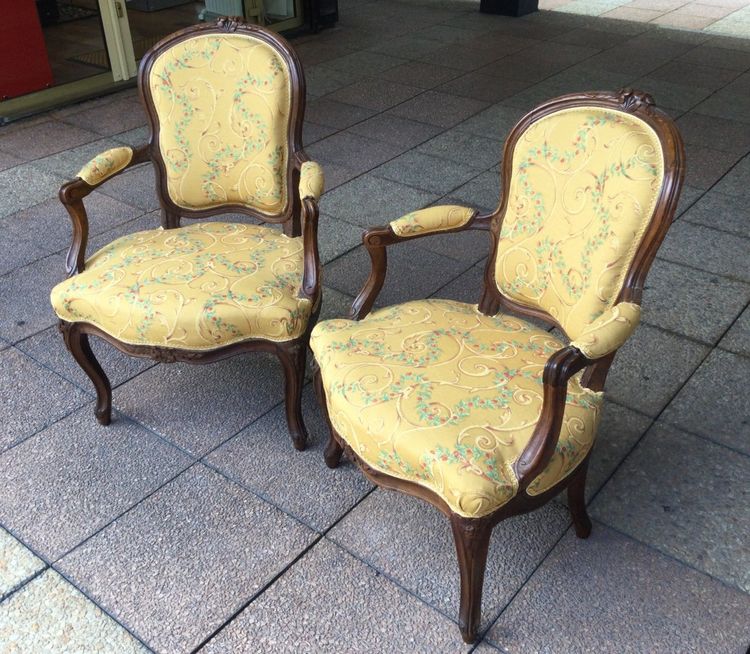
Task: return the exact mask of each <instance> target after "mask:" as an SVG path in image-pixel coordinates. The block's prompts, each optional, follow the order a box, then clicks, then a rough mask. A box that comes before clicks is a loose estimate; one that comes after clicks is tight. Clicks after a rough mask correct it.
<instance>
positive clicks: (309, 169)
mask: <svg viewBox="0 0 750 654" xmlns="http://www.w3.org/2000/svg"><path fill="white" fill-rule="evenodd" d="M324 188H325V177H324V176H323V169H322V168H321V167H320V166H319V165H318V164H316V163H315V162H314V161H305V163H303V164H302V168H301V169H300V176H299V196H300V198H302V199H303V200H304V199H305V198H314V199H315V200H320V196H321V195H323V189H324Z"/></svg>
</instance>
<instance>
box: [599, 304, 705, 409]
mask: <svg viewBox="0 0 750 654" xmlns="http://www.w3.org/2000/svg"><path fill="white" fill-rule="evenodd" d="M646 319H647V318H646ZM709 351H710V348H709V347H708V346H706V345H701V344H700V343H696V342H695V341H691V340H688V339H686V338H680V337H679V336H677V335H676V334H671V333H670V332H666V331H663V330H661V329H657V328H656V327H652V326H650V325H648V324H645V323H641V324H640V325H639V326H638V328H637V329H636V331H635V333H634V334H633V335H632V336H631V337H630V338H629V339H628V341H627V342H626V343H625V345H623V347H622V348H620V350H619V351H618V353H617V356H616V357H615V362H614V363H613V364H612V368H611V369H610V371H609V375H608V376H607V383H606V385H605V389H606V391H607V395H608V396H609V397H610V398H611V399H613V400H615V401H616V402H618V403H620V404H624V405H625V406H628V407H630V408H632V409H636V410H637V411H640V412H642V413H645V414H647V415H650V416H656V415H658V414H659V412H660V411H661V410H662V409H663V408H664V407H665V406H666V405H667V404H668V403H669V401H670V400H671V399H672V397H674V395H675V394H676V393H677V392H678V391H679V390H680V388H681V387H682V385H683V384H684V383H685V382H686V381H687V380H688V379H689V378H690V376H691V375H692V374H693V372H694V371H695V370H696V368H697V367H698V366H699V365H700V363H701V361H703V359H704V358H705V356H706V355H707V354H708V352H709Z"/></svg>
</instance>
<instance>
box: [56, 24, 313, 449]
mask: <svg viewBox="0 0 750 654" xmlns="http://www.w3.org/2000/svg"><path fill="white" fill-rule="evenodd" d="M233 33H237V34H247V35H250V36H252V37H253V38H256V39H259V40H261V41H263V42H265V43H267V44H268V45H270V46H271V47H272V48H273V49H274V50H275V51H276V52H277V53H278V55H279V56H280V57H281V58H282V59H283V60H284V62H285V64H286V66H287V69H288V71H289V76H290V87H291V97H290V103H291V106H290V115H289V124H288V132H287V142H288V147H289V155H288V158H287V171H286V175H287V177H286V180H287V181H286V191H287V201H286V206H285V210H284V212H283V213H281V214H279V215H268V214H265V213H262V212H260V211H256V210H254V209H253V208H251V207H249V206H247V205H241V204H231V203H227V204H224V205H221V206H219V207H214V208H210V209H203V210H188V209H184V208H181V207H179V206H177V205H175V204H174V202H173V201H172V200H171V198H170V197H169V193H168V191H167V180H166V168H165V164H164V160H163V158H162V155H161V152H160V150H159V119H158V116H157V114H156V111H155V109H154V103H153V99H152V98H151V92H150V89H149V84H148V77H149V73H150V71H151V67H152V66H153V63H154V61H155V59H156V58H157V57H158V56H159V55H160V54H162V53H163V52H164V51H166V50H168V49H169V48H171V47H172V46H174V45H177V44H179V43H181V42H182V41H185V40H188V39H190V38H193V37H195V36H196V35H202V34H219V35H226V34H233ZM138 88H139V94H140V97H141V101H142V103H143V105H144V107H145V109H146V113H147V115H148V120H149V124H150V127H151V137H150V140H149V142H148V144H146V145H143V146H140V147H138V148H135V149H134V151H133V157H132V160H131V161H130V163H129V164H128V165H127V166H125V167H124V168H123V169H122V170H121V171H118V173H116V174H120V173H122V172H123V171H124V170H127V169H129V168H131V167H132V166H135V165H137V164H140V163H144V162H146V161H152V162H153V163H154V166H155V169H156V193H157V196H158V198H159V203H160V205H161V208H162V221H161V222H162V227H164V228H165V229H175V228H178V227H179V226H180V218H181V217H183V216H184V217H186V218H205V217H208V216H215V215H218V214H222V213H242V214H245V215H249V216H252V217H254V218H257V219H259V220H261V221H265V222H272V223H282V227H283V230H284V233H285V234H287V235H289V236H294V237H296V236H302V239H303V271H302V285H301V288H300V291H299V297H301V298H305V299H308V300H309V301H310V302H311V304H312V312H311V315H310V318H309V320H308V323H307V326H306V328H305V331H304V333H303V334H302V335H301V336H299V337H297V338H294V339H291V340H288V341H281V342H279V341H272V340H267V339H262V338H250V339H247V340H245V341H241V342H239V343H232V344H230V345H226V346H223V347H218V348H216V349H212V350H189V349H179V348H172V347H157V346H150V345H149V346H146V345H131V344H128V343H124V342H122V341H120V340H118V339H116V338H115V337H113V336H111V335H109V334H107V333H105V332H103V331H102V330H101V329H99V328H98V327H96V326H95V325H93V324H91V323H87V322H68V321H65V320H61V321H60V325H59V327H60V331H61V332H62V334H63V338H64V341H65V345H66V347H67V348H68V351H69V352H70V353H71V354H72V356H73V358H74V359H75V360H76V362H77V363H78V364H79V365H80V366H81V368H82V369H83V371H84V372H85V373H86V374H87V375H88V377H89V379H91V381H92V382H93V384H94V387H95V388H96V395H97V402H96V410H95V413H96V417H97V419H98V420H99V422H100V423H101V424H103V425H106V424H109V422H110V420H111V413H112V389H111V386H110V383H109V379H107V376H106V374H105V373H104V371H103V370H102V368H101V366H100V365H99V362H98V361H97V360H96V357H95V356H94V354H93V352H92V351H91V347H90V344H89V340H88V337H89V335H91V334H93V335H95V336H98V337H100V338H102V339H103V340H105V341H107V342H108V343H110V344H111V345H113V346H114V347H116V348H117V349H118V350H120V351H121V352H124V353H125V354H128V355H130V356H134V357H143V358H149V359H154V360H156V361H160V362H163V363H173V362H175V361H186V362H190V363H211V362H213V361H217V360H219V359H224V358H226V357H229V356H234V355H235V354H242V353H245V352H254V351H260V352H272V353H274V354H275V355H276V356H277V357H278V358H279V360H280V361H281V364H282V366H283V369H284V381H285V402H286V417H287V424H288V426H289V431H290V434H291V437H292V442H293V444H294V447H295V448H297V449H298V450H302V449H304V447H305V444H306V441H307V430H306V428H305V424H304V420H303V417H302V404H301V403H302V386H303V384H304V375H305V361H306V353H307V346H308V343H309V340H310V332H311V331H312V329H313V327H314V326H315V323H316V321H317V318H318V315H319V313H320V303H321V284H320V257H319V254H318V215H319V211H318V203H317V201H316V200H315V199H313V198H310V197H306V198H301V197H300V195H299V181H300V171H301V168H302V164H303V163H304V162H305V161H309V157H308V156H307V155H306V153H305V151H304V150H303V147H302V120H303V116H304V112H305V79H304V76H303V73H302V65H301V64H300V61H299V59H298V58H297V55H296V53H295V52H294V51H293V50H292V48H291V46H290V45H289V44H288V43H287V41H286V40H285V39H284V38H283V37H281V36H279V35H278V34H275V33H273V32H269V31H267V30H265V29H263V28H261V27H259V26H256V25H248V24H245V23H242V22H241V19H239V18H220V19H219V20H218V21H217V22H216V23H213V24H205V25H198V26H192V27H188V28H186V29H183V30H180V31H178V32H175V33H174V34H171V35H169V36H167V37H165V38H164V39H162V40H161V41H159V42H158V43H157V44H156V45H155V46H154V47H153V48H152V49H151V50H150V51H149V52H148V53H147V54H146V55H145V56H144V57H143V59H142V60H141V64H140V68H139V71H138ZM114 176H115V175H112V176H110V177H108V178H107V179H111V177H114ZM106 181H107V180H103V181H102V182H100V183H98V184H93V185H91V184H88V183H87V182H85V181H83V180H82V179H80V178H76V179H75V180H73V181H71V182H68V183H67V184H64V185H63V186H62V187H61V188H60V193H59V197H60V201H61V202H62V203H63V204H64V205H65V208H66V209H67V211H68V214H69V215H70V218H71V221H72V223H73V242H72V244H71V246H70V249H69V250H68V255H67V259H66V269H67V272H68V276H69V277H70V276H73V275H75V274H77V273H80V272H82V271H83V270H84V268H85V261H86V245H87V242H88V230H89V228H88V217H87V214H86V209H85V208H84V205H83V200H84V198H85V197H86V196H87V195H89V194H90V193H91V192H92V191H93V190H95V189H96V188H98V187H99V186H100V185H101V184H102V183H104V182H106Z"/></svg>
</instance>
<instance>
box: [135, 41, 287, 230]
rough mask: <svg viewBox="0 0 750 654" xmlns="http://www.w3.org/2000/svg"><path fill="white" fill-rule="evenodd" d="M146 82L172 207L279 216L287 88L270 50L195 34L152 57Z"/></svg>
mask: <svg viewBox="0 0 750 654" xmlns="http://www.w3.org/2000/svg"><path fill="white" fill-rule="evenodd" d="M148 84H149V87H150V90H151V94H152V96H153V102H154V107H155V110H156V113H157V116H158V119H159V149H160V150H161V154H162V156H163V158H164V162H165V165H166V172H167V190H168V193H169V197H170V198H171V199H172V201H173V202H174V203H175V204H176V205H178V206H180V207H184V208H186V209H206V208H210V207H217V206H220V205H222V204H227V203H238V204H243V205H246V206H248V207H252V208H254V209H256V210H258V211H260V212H262V213H265V214H267V215H278V214H281V213H283V212H284V211H285V209H286V205H287V200H288V199H287V188H286V184H287V180H286V170H287V156H288V144H287V131H288V128H289V119H290V110H291V97H292V94H291V82H290V76H289V71H288V69H287V67H286V64H285V62H284V61H283V60H282V58H281V57H280V56H279V54H278V53H277V52H276V51H275V50H274V49H273V48H272V47H271V46H269V45H268V44H266V43H264V42H263V41H260V40H259V39H257V38H255V37H253V36H250V35H245V34H226V35H218V34H209V35H201V36H195V37H193V38H190V39H188V40H186V41H183V42H181V43H179V44H177V45H175V46H173V47H172V48H170V49H169V50H167V51H166V52H164V53H163V54H161V55H160V56H159V57H158V58H157V59H156V61H155V62H154V64H153V67H152V69H151V75H150V77H149V80H148Z"/></svg>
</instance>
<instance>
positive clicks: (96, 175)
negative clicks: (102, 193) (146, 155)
mask: <svg viewBox="0 0 750 654" xmlns="http://www.w3.org/2000/svg"><path fill="white" fill-rule="evenodd" d="M132 159H133V148H129V147H122V148H112V149H110V150H107V151H105V152H102V153H101V154H98V155H96V156H95V157H94V158H93V159H92V160H91V161H89V162H88V163H87V164H86V165H85V166H84V167H83V168H81V170H79V171H78V174H77V175H76V177H80V178H81V179H82V180H83V181H84V182H86V183H87V184H90V185H91V186H96V185H97V184H101V183H102V182H103V181H104V180H105V179H108V178H110V177H112V175H114V174H115V173H119V172H120V171H121V170H122V169H123V168H125V167H126V166H127V165H128V164H129V163H130V162H131V161H132Z"/></svg>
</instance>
